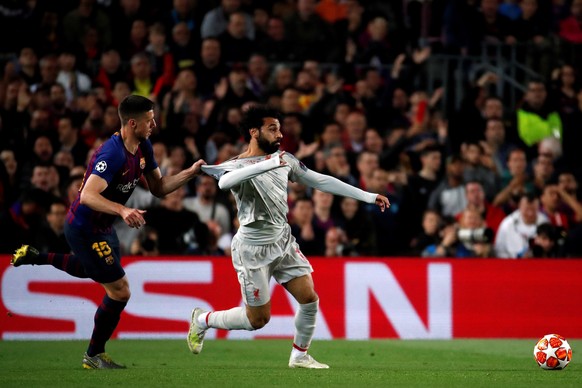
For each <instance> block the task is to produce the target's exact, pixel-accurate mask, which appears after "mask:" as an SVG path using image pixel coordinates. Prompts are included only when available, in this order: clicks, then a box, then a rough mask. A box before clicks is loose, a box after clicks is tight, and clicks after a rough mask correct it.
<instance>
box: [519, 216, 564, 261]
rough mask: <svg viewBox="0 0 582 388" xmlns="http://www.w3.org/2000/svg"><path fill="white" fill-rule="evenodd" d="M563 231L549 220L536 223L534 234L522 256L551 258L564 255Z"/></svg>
mask: <svg viewBox="0 0 582 388" xmlns="http://www.w3.org/2000/svg"><path fill="white" fill-rule="evenodd" d="M564 236H565V231H564V230H563V229H562V228H558V227H555V226H554V225H552V224H550V223H549V222H547V223H543V224H540V225H538V227H537V229H536V235H535V237H534V238H532V239H531V240H530V245H529V249H528V251H527V253H526V254H525V255H524V257H528V258H552V257H564V252H563V246H564Z"/></svg>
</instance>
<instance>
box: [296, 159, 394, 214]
mask: <svg viewBox="0 0 582 388" xmlns="http://www.w3.org/2000/svg"><path fill="white" fill-rule="evenodd" d="M297 181H298V182H299V183H302V184H304V185H307V186H309V187H313V188H315V189H318V190H321V191H325V192H327V193H331V194H334V195H341V196H343V197H351V198H354V199H357V200H358V201H362V202H366V203H375V204H376V205H378V206H379V207H380V209H381V210H382V211H384V210H385V209H386V208H388V207H390V201H388V198H386V197H385V196H383V195H380V194H375V193H369V192H367V191H364V190H362V189H359V188H357V187H354V186H352V185H348V184H347V183H345V182H342V181H340V180H339V179H337V178H334V177H332V176H329V175H325V174H320V173H318V172H315V171H313V170H309V169H307V170H305V173H304V174H302V175H301V176H299V177H298V179H297Z"/></svg>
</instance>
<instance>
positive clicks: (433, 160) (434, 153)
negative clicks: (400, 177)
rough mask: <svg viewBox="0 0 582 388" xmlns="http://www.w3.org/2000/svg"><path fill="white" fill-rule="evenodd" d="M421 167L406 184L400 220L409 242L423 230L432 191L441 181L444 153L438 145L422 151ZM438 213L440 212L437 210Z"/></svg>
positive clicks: (401, 230)
mask: <svg viewBox="0 0 582 388" xmlns="http://www.w3.org/2000/svg"><path fill="white" fill-rule="evenodd" d="M420 162H421V168H420V170H419V171H418V172H416V173H412V174H409V175H408V177H407V182H408V184H407V185H405V186H404V188H403V193H402V203H401V207H400V211H399V216H400V217H402V219H401V220H400V221H399V223H400V224H401V226H402V228H401V229H400V232H401V236H402V238H403V239H405V240H406V243H408V242H409V241H410V240H411V239H412V238H413V237H414V236H416V235H418V234H419V233H420V232H421V225H422V220H423V217H424V216H423V214H425V211H426V209H427V206H428V201H429V198H430V195H431V193H432V192H433V191H434V189H435V188H436V187H437V185H438V183H439V173H440V170H441V163H442V153H441V150H440V149H439V148H438V147H426V148H424V149H423V150H422V151H421V152H420ZM436 213H438V212H436Z"/></svg>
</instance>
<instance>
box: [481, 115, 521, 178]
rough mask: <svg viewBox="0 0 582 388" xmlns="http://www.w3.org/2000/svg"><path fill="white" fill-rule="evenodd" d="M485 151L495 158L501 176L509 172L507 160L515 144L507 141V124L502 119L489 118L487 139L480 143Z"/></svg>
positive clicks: (496, 168) (497, 172)
mask: <svg viewBox="0 0 582 388" xmlns="http://www.w3.org/2000/svg"><path fill="white" fill-rule="evenodd" d="M479 144H480V145H481V147H482V148H483V153H484V154H485V155H486V156H488V157H490V158H491V159H493V163H494V164H495V173H496V174H497V176H499V177H501V176H504V175H506V174H507V160H508V159H509V152H510V151H511V149H512V148H515V146H514V145H512V144H511V143H509V142H507V141H505V125H504V124H503V121H502V120H500V119H489V120H487V124H486V126H485V140H483V141H481V142H480V143H479Z"/></svg>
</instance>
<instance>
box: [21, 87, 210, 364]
mask: <svg viewBox="0 0 582 388" xmlns="http://www.w3.org/2000/svg"><path fill="white" fill-rule="evenodd" d="M118 111H119V117H120V118H121V124H122V127H121V130H120V131H119V132H116V133H115V134H114V135H112V136H111V138H109V139H108V140H107V141H106V142H105V143H103V144H102V145H101V146H100V147H99V148H98V149H97V150H96V151H95V153H94V155H93V157H92V158H91V161H90V162H89V164H88V166H87V171H86V172H85V176H84V178H83V183H82V184H81V187H80V189H79V192H78V195H77V198H76V199H75V200H74V202H73V203H72V204H71V206H70V208H69V211H68V214H67V218H66V223H65V236H66V238H67V241H68V243H69V245H70V246H71V248H72V250H73V252H74V254H59V253H40V252H39V251H38V250H37V249H35V248H33V247H32V246H29V245H23V246H22V247H21V248H19V249H18V250H17V251H16V252H15V253H14V255H13V257H12V260H11V264H12V265H13V266H15V267H18V266H20V265H23V264H36V265H43V264H50V265H52V266H53V267H55V268H57V269H60V270H61V271H65V272H67V273H68V274H70V275H72V276H75V277H78V278H91V279H93V280H94V281H96V282H98V283H101V285H102V286H103V287H104V288H105V297H104V298H103V301H102V302H101V304H100V305H99V307H98V308H97V312H96V313H95V326H94V329H93V334H92V336H91V342H90V343H89V347H88V348H87V352H86V353H85V355H84V357H83V367H84V368H86V369H119V368H124V366H122V365H119V364H117V363H115V362H114V361H113V360H112V359H111V357H110V356H109V355H108V354H107V353H105V343H106V342H107V341H108V340H109V338H110V337H111V335H112V334H113V331H114V330H115V328H116V327H117V324H118V322H119V318H120V315H121V312H122V311H123V309H124V308H125V305H126V304H127V302H128V300H129V297H130V291H129V283H128V279H127V276H126V275H125V271H124V270H123V268H122V266H121V258H120V249H119V240H118V238H117V234H116V233H115V229H113V227H112V223H113V221H114V220H115V218H116V217H117V216H119V217H121V218H122V219H123V221H124V222H125V223H126V224H127V225H128V226H130V227H132V228H140V227H142V226H143V225H144V224H145V221H144V217H143V214H144V212H145V211H144V210H140V209H132V208H128V207H125V206H124V204H125V203H126V201H127V200H128V199H129V197H130V196H131V193H132V192H133V190H134V189H135V187H136V185H137V184H138V182H139V181H140V179H141V177H142V176H145V178H146V180H147V183H148V186H149V189H150V191H151V192H152V194H154V195H155V196H158V197H161V196H164V195H166V194H168V193H171V192H172V191H174V190H176V189H178V188H179V187H180V186H182V185H184V184H185V183H186V182H188V181H189V180H190V179H192V178H194V177H195V176H197V175H200V172H201V171H200V166H201V165H202V164H205V162H204V161H203V160H199V161H197V162H196V163H194V164H193V165H192V166H190V167H189V168H187V169H185V170H183V171H181V172H179V173H177V174H176V175H173V176H162V174H161V172H160V169H159V167H158V164H157V163H156V161H155V159H154V155H153V149H152V144H151V142H150V140H149V139H148V138H149V137H150V135H151V134H152V130H153V129H154V128H155V127H156V121H155V119H154V104H153V102H152V101H150V100H149V99H147V98H145V97H141V96H137V95H130V96H128V97H126V98H125V99H124V100H123V101H122V102H121V103H120V104H119V108H118Z"/></svg>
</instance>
